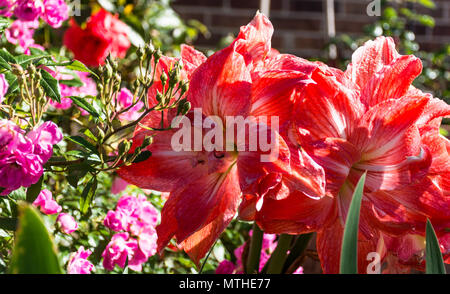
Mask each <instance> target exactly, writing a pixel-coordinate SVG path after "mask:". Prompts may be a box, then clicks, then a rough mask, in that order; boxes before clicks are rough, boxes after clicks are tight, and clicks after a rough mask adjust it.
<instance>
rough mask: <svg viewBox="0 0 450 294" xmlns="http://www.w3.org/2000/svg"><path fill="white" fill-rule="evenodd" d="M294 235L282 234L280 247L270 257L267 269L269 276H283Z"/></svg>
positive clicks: (279, 240)
mask: <svg viewBox="0 0 450 294" xmlns="http://www.w3.org/2000/svg"><path fill="white" fill-rule="evenodd" d="M291 241H292V235H287V234H282V235H280V237H279V238H278V245H277V248H276V249H275V251H274V252H273V253H272V256H271V257H270V261H269V262H270V263H269V266H268V267H267V273H268V274H281V272H282V270H283V266H284V263H285V261H286V257H287V252H288V250H289V247H290V245H291Z"/></svg>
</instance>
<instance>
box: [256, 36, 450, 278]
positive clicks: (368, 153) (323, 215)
mask: <svg viewBox="0 0 450 294" xmlns="http://www.w3.org/2000/svg"><path fill="white" fill-rule="evenodd" d="M421 70H422V64H421V62H420V60H419V59H418V58H416V57H414V56H402V55H399V54H398V53H397V51H396V50H395V44H394V41H393V40H392V39H391V38H384V37H380V38H377V39H376V40H375V41H369V42H367V43H366V44H365V45H364V46H363V47H361V48H359V49H358V50H357V51H356V52H355V53H354V54H353V57H352V63H351V64H350V65H349V67H348V68H347V70H346V72H341V71H339V70H337V69H332V68H328V67H326V66H320V67H319V68H317V69H316V70H315V71H314V72H313V74H312V76H311V78H312V79H313V80H314V81H315V82H316V83H315V84H309V85H307V87H305V90H304V92H303V93H302V96H301V99H299V100H298V101H299V103H298V105H297V111H296V114H295V124H293V127H292V129H290V130H289V135H290V136H289V137H290V138H291V139H292V140H293V142H294V143H295V144H296V145H297V146H298V147H299V148H301V149H302V150H304V151H305V152H306V153H307V154H309V155H310V156H311V158H312V159H313V160H314V161H315V162H317V163H318V164H320V165H321V166H322V167H323V168H324V170H325V174H326V197H323V198H322V199H320V200H313V199H311V198H309V197H307V196H306V195H305V194H304V193H302V192H301V191H296V192H293V193H291V194H289V195H288V196H287V197H286V198H284V199H281V200H277V199H274V198H268V199H265V200H264V202H263V205H262V208H261V210H260V211H258V212H257V213H256V220H257V222H258V224H260V226H261V227H262V228H263V230H264V231H265V232H267V233H295V234H298V233H306V232H311V231H317V232H318V235H317V249H318V253H319V257H320V259H321V263H322V267H323V270H324V272H326V273H337V272H338V270H339V258H340V250H341V240H342V234H343V228H344V224H345V219H346V216H347V211H348V207H349V204H350V201H351V199H352V195H353V191H354V187H355V186H356V183H357V181H358V179H359V178H360V176H361V175H362V173H363V172H364V171H367V179H366V184H365V188H364V196H363V200H362V205H361V216H360V234H359V257H360V258H359V259H360V262H359V270H360V271H361V272H365V271H366V267H367V263H368V261H366V257H367V253H368V252H376V251H377V248H382V247H383V246H385V247H387V249H388V250H391V251H393V250H395V248H398V246H397V245H395V244H394V243H393V242H389V244H387V243H384V242H383V238H382V235H386V236H400V235H402V234H408V233H413V232H415V234H417V233H418V232H423V230H424V225H425V223H426V217H428V218H430V219H431V220H432V222H433V225H434V226H435V227H436V226H437V227H438V229H437V230H438V231H439V232H441V231H442V229H439V228H444V227H445V225H447V227H448V223H449V219H450V218H449V217H450V198H449V180H448V174H449V173H450V170H449V168H450V161H449V155H448V151H449V150H450V148H449V143H448V140H447V139H445V138H443V137H441V136H439V125H440V122H441V117H442V116H446V115H450V107H449V106H448V105H447V104H446V103H444V102H443V101H441V100H439V99H436V98H433V97H432V96H431V95H430V94H424V93H422V92H421V91H419V90H417V89H415V88H414V87H413V86H411V83H412V81H413V80H414V79H415V78H416V77H417V76H418V75H419V74H420V72H421ZM396 244H401V242H396ZM377 245H378V247H377ZM389 247H391V248H389ZM379 251H380V250H379ZM380 253H382V252H381V251H380ZM382 256H383V255H382Z"/></svg>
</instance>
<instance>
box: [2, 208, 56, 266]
mask: <svg viewBox="0 0 450 294" xmlns="http://www.w3.org/2000/svg"><path fill="white" fill-rule="evenodd" d="M8 272H9V273H11V274H60V273H62V269H61V267H60V264H59V260H58V256H57V252H56V247H55V245H54V244H53V241H52V238H51V236H50V234H49V233H48V231H47V228H46V227H45V225H44V222H43V221H42V218H41V216H40V214H39V212H38V211H37V210H36V209H35V208H34V207H33V206H32V205H30V204H27V203H25V202H22V203H20V205H19V225H18V228H17V232H16V236H15V245H14V249H13V254H12V258H11V263H10V266H9V269H8Z"/></svg>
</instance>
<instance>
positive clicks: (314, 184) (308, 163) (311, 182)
mask: <svg viewBox="0 0 450 294" xmlns="http://www.w3.org/2000/svg"><path fill="white" fill-rule="evenodd" d="M294 140H295V139H294ZM287 144H288V146H289V149H290V152H291V157H290V164H291V172H290V173H289V174H288V175H285V174H283V183H284V185H286V186H287V188H288V189H289V190H291V191H300V192H303V193H305V194H306V195H308V196H310V197H312V198H320V197H323V196H324V195H325V184H326V182H325V171H324V169H323V167H322V166H321V165H319V164H318V163H317V162H316V161H314V160H313V159H312V157H311V156H310V155H309V154H308V153H307V152H306V151H305V149H304V148H301V147H300V148H298V145H297V144H298V142H296V141H293V139H290V140H288V141H287Z"/></svg>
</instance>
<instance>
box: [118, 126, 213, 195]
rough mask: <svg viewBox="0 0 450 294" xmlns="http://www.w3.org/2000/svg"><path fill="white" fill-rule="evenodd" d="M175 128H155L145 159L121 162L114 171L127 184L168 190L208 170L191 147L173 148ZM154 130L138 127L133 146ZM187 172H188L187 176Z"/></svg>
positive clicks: (186, 182)
mask: <svg viewBox="0 0 450 294" xmlns="http://www.w3.org/2000/svg"><path fill="white" fill-rule="evenodd" d="M176 131H177V130H171V131H165V132H158V133H157V135H156V136H155V137H154V141H153V144H151V145H150V146H149V147H148V150H149V151H151V152H152V155H151V156H150V157H149V158H148V159H147V160H145V161H142V162H138V163H135V164H133V165H130V166H123V167H122V168H120V169H119V170H118V171H117V173H118V174H119V176H120V177H121V178H122V179H124V180H125V181H127V182H128V183H130V184H133V185H137V186H139V187H141V188H144V189H153V190H157V191H162V192H170V191H172V190H173V189H175V188H177V187H180V185H181V186H184V185H186V184H188V183H190V182H192V181H195V180H196V179H197V178H199V177H201V176H203V175H206V174H207V173H208V167H207V166H206V165H205V164H202V159H201V157H200V156H201V155H200V154H199V153H198V152H194V151H179V152H177V151H175V150H174V149H173V148H172V145H171V141H172V137H173V135H174V133H175V132H176ZM154 133H156V132H151V131H147V130H145V129H143V128H141V131H140V132H137V133H136V135H135V141H134V142H133V143H134V145H133V146H134V147H137V146H139V145H140V144H141V143H142V140H143V138H144V137H145V135H154ZM187 172H189V176H187V174H186V173H187Z"/></svg>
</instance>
